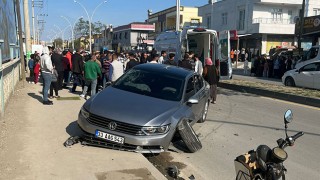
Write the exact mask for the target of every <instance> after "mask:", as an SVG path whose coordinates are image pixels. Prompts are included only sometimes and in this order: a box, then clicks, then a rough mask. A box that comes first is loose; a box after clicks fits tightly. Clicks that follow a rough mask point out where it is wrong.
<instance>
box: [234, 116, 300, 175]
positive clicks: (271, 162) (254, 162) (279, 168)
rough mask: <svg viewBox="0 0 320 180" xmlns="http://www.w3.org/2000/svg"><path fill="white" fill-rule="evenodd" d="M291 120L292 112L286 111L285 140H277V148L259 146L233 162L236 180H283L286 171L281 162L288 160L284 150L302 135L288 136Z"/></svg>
mask: <svg viewBox="0 0 320 180" xmlns="http://www.w3.org/2000/svg"><path fill="white" fill-rule="evenodd" d="M292 119H293V113H292V111H291V110H287V111H286V113H285V114H284V124H285V133H286V138H285V139H283V138H280V139H278V140H277V144H278V146H277V147H275V148H273V149H270V148H269V147H268V146H267V145H259V146H258V148H257V149H256V150H255V151H254V150H251V151H249V152H247V153H246V154H244V155H240V156H238V157H237V158H236V159H235V160H234V164H235V170H236V180H278V179H280V178H282V180H285V174H286V172H287V169H286V168H285V167H284V165H283V162H284V161H285V160H286V159H287V158H288V154H287V152H286V151H285V150H284V149H285V148H286V147H288V146H293V145H294V142H295V141H296V140H297V139H298V138H299V137H301V136H302V135H303V134H304V132H298V133H297V134H295V135H294V136H288V132H287V129H288V124H289V123H290V122H292Z"/></svg>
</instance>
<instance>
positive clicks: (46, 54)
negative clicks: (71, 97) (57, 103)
mask: <svg viewBox="0 0 320 180" xmlns="http://www.w3.org/2000/svg"><path fill="white" fill-rule="evenodd" d="M40 67H41V76H42V79H43V87H42V94H43V104H44V105H52V104H53V102H52V101H50V100H48V91H49V89H50V85H51V81H52V72H53V66H52V62H51V58H50V51H49V48H48V47H44V48H43V55H42V56H41V59H40Z"/></svg>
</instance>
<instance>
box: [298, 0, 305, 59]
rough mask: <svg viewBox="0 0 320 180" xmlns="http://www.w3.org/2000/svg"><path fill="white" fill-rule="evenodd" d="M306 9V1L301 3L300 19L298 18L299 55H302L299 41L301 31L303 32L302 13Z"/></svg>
mask: <svg viewBox="0 0 320 180" xmlns="http://www.w3.org/2000/svg"><path fill="white" fill-rule="evenodd" d="M305 8H306V0H303V1H302V9H301V11H300V18H299V24H300V27H299V38H298V49H299V54H300V55H302V48H301V41H302V33H303V32H302V31H303V25H304V11H305Z"/></svg>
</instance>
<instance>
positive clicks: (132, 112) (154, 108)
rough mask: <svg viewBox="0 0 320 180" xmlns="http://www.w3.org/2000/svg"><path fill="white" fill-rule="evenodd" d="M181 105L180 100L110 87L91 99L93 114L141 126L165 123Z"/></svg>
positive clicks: (90, 110) (88, 105)
mask: <svg viewBox="0 0 320 180" xmlns="http://www.w3.org/2000/svg"><path fill="white" fill-rule="evenodd" d="M180 106H181V104H180V102H175V101H167V100H162V99H157V98H153V97H149V96H145V95H140V94H136V93H131V92H128V91H123V90H120V89H116V88H113V87H108V88H106V89H105V90H103V91H102V92H100V93H98V94H97V95H96V96H94V97H93V98H91V99H89V100H88V102H87V103H86V104H85V108H86V109H87V110H88V111H89V112H90V113H92V114H95V115H98V116H102V117H105V118H108V119H112V120H115V121H120V122H125V123H129V124H135V125H139V126H159V125H163V123H164V122H165V121H167V120H168V119H169V118H170V117H171V116H172V115H173V113H174V112H175V111H177V109H178V108H179V107H180Z"/></svg>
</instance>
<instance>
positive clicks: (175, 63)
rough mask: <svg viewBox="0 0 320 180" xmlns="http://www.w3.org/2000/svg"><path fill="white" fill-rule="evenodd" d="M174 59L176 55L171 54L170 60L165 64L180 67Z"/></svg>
mask: <svg viewBox="0 0 320 180" xmlns="http://www.w3.org/2000/svg"><path fill="white" fill-rule="evenodd" d="M174 57H175V54H173V53H170V54H169V59H168V60H166V61H165V62H164V64H167V65H171V66H178V64H177V62H175V61H174Z"/></svg>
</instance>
